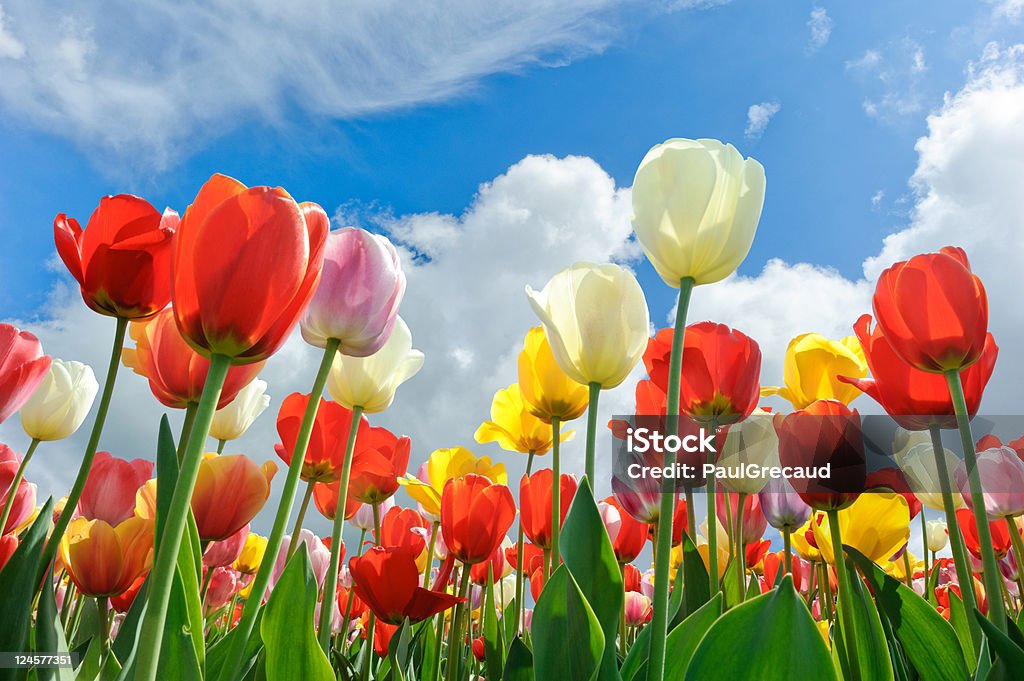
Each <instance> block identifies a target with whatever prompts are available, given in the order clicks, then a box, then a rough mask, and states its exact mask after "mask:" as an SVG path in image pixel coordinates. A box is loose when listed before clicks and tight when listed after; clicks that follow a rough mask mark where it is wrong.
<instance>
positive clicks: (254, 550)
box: [232, 532, 267, 575]
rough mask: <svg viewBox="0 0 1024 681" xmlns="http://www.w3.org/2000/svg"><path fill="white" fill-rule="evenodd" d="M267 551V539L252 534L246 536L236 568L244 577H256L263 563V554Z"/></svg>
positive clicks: (236, 561) (235, 564)
mask: <svg viewBox="0 0 1024 681" xmlns="http://www.w3.org/2000/svg"><path fill="white" fill-rule="evenodd" d="M266 551H267V538H266V537H261V536H260V535H258V534H256V533H254V532H250V533H249V534H247V535H246V536H245V544H244V545H243V546H242V552H241V553H239V554H238V558H236V559H235V563H234V565H232V567H234V568H235V569H236V570H238V571H239V572H241V573H242V574H243V575H254V574H256V572H257V571H258V570H259V569H260V563H262V562H263V554H264V553H266Z"/></svg>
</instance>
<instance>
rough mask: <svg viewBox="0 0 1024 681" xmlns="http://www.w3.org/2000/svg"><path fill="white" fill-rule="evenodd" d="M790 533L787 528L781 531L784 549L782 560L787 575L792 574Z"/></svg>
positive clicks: (791, 541)
mask: <svg viewBox="0 0 1024 681" xmlns="http://www.w3.org/2000/svg"><path fill="white" fill-rule="evenodd" d="M790 533H791V530H790V529H789V526H786V527H784V528H783V529H782V547H783V548H784V549H785V553H784V554H783V556H782V560H783V565H784V566H785V568H786V574H787V575H791V574H793V540H792V537H791V536H790Z"/></svg>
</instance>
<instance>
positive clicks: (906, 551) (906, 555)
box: [903, 545, 928, 589]
mask: <svg viewBox="0 0 1024 681" xmlns="http://www.w3.org/2000/svg"><path fill="white" fill-rule="evenodd" d="M925 550H926V551H927V549H925ZM903 573H904V574H903V581H904V582H905V583H906V585H907V588H909V589H913V588H914V575H913V570H912V568H911V566H910V546H909V545H907V546H905V547H904V548H903ZM927 581H928V580H927V578H926V579H925V582H926V583H927Z"/></svg>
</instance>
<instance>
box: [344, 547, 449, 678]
mask: <svg viewBox="0 0 1024 681" xmlns="http://www.w3.org/2000/svg"><path fill="white" fill-rule="evenodd" d="M468 588H469V566H468V565H463V566H462V579H461V582H460V584H459V598H461V599H463V600H460V601H459V603H458V605H456V606H455V615H454V616H453V619H452V624H451V631H450V632H449V635H448V672H447V674H446V678H447V679H448V681H455V679H457V678H459V671H460V667H461V666H462V652H463V651H462V619H463V614H464V612H465V610H466V607H465V606H466V601H465V598H466V590H467V589H468ZM442 616H443V615H442ZM364 678H368V677H364Z"/></svg>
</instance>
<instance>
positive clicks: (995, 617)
mask: <svg viewBox="0 0 1024 681" xmlns="http://www.w3.org/2000/svg"><path fill="white" fill-rule="evenodd" d="M946 383H947V384H949V395H950V397H951V398H952V399H953V411H954V412H955V413H956V425H957V428H958V429H959V430H960V442H961V444H962V445H963V449H964V464H965V465H966V468H967V480H968V484H969V485H970V489H971V502H972V504H971V505H972V506H973V511H974V522H975V524H976V525H977V526H978V543H980V544H981V565H982V570H983V571H984V573H983V574H982V578H983V579H984V581H985V590H986V591H987V592H988V593H990V594H992V597H990V598H989V599H988V600H989V606H988V618H989V619H990V620H991V621H992V623H993V624H995V625H996V627H998V628H999V630H1000V631H1003V632H1005V631H1006V611H1005V609H1004V606H1003V599H1002V598H999V597H998V596H997V594H999V593H1000V591H999V588H1000V586H999V585H1000V583H1001V582H1002V579H1003V577H1002V575H1001V574H1000V572H999V564H998V563H997V562H996V554H995V551H994V550H993V548H992V534H991V532H990V530H989V527H988V516H987V515H986V513H985V497H984V495H983V492H982V488H981V477H980V476H979V475H978V457H977V455H976V454H975V452H974V436H973V435H972V434H971V420H970V417H969V416H968V414H967V403H966V402H965V400H964V388H963V385H962V384H961V383H960V372H958V371H956V370H953V371H948V372H946Z"/></svg>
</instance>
